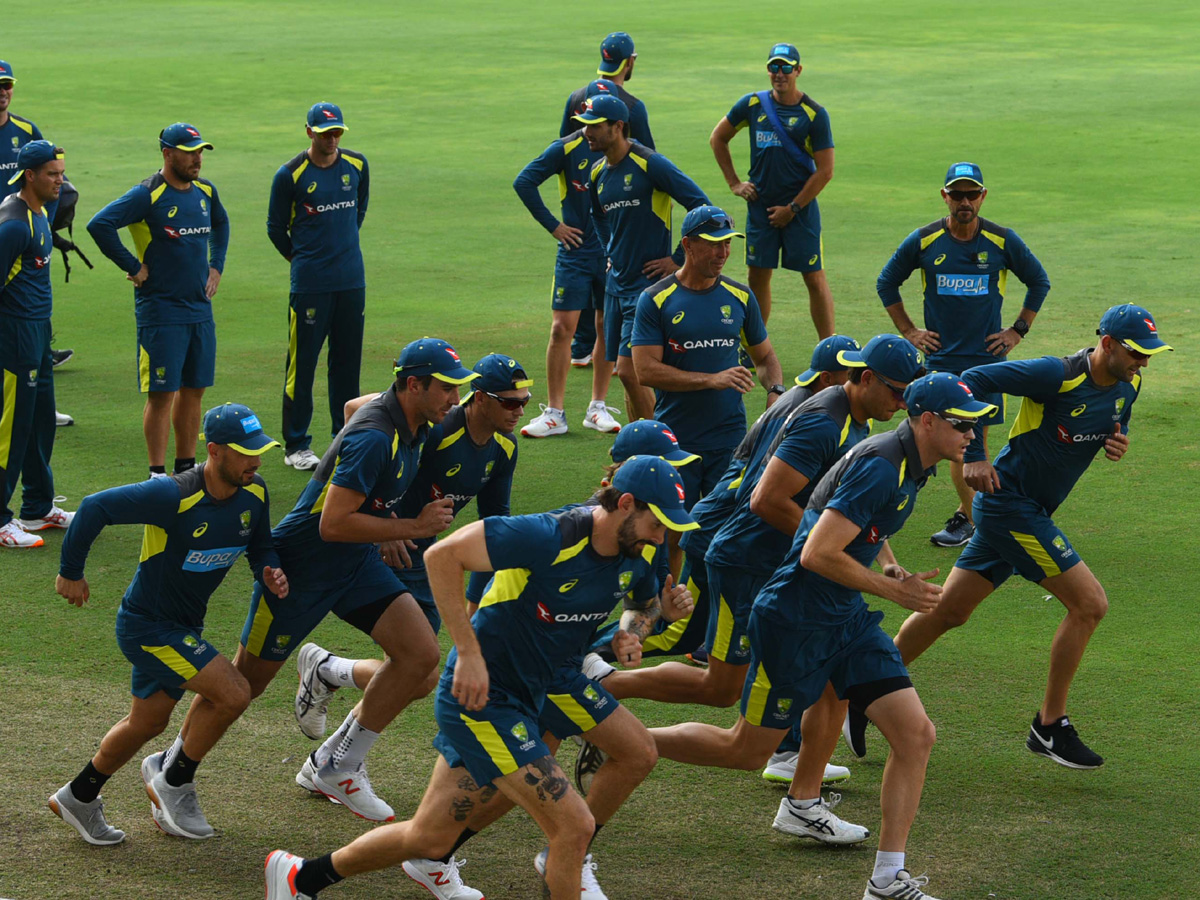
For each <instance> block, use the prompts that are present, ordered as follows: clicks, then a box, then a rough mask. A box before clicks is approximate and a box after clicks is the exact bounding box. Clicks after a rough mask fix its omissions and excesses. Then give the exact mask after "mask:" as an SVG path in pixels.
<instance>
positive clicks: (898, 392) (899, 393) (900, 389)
mask: <svg viewBox="0 0 1200 900" xmlns="http://www.w3.org/2000/svg"><path fill="white" fill-rule="evenodd" d="M871 371H872V372H874V374H875V379H876V380H877V381H878V382H879V383H880V384H882V385H883V386H884V387H886V388H887V389H888V390H889V391H891V392H892V396H893V397H895V398H896V399H897V400H903V399H904V389H905V388H907V387H908V385H907V384H896V383H895V382H892V381H888V380H887V379H886V378H884V377H883V376H882V375H880V374H879V373H878V372H875V370H874V369H872V370H871ZM924 377H925V367H924V366H921V367H920V368H918V369H917V372H916V374H915V375H913V377H912V380H913V381H916V380H917V379H919V378H924Z"/></svg>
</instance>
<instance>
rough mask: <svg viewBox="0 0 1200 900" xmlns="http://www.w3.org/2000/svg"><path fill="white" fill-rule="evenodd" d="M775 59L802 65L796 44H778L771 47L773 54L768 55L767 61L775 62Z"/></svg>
mask: <svg viewBox="0 0 1200 900" xmlns="http://www.w3.org/2000/svg"><path fill="white" fill-rule="evenodd" d="M775 60H779V61H780V62H785V63H791V64H792V65H793V66H798V65H800V51H799V50H797V49H796V45H795V44H776V45H775V46H774V47H772V48H771V55H770V56H768V57H767V62H768V63H773V62H775Z"/></svg>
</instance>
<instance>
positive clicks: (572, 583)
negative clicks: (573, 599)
mask: <svg viewBox="0 0 1200 900" xmlns="http://www.w3.org/2000/svg"><path fill="white" fill-rule="evenodd" d="M577 584H579V579H578V578H572V579H571V580H570V581H568V582H566V583H565V584H561V585H559V587H558V592H559V593H560V594H565V593H566V592H567V591H569V590H571V588H573V587H575V585H577Z"/></svg>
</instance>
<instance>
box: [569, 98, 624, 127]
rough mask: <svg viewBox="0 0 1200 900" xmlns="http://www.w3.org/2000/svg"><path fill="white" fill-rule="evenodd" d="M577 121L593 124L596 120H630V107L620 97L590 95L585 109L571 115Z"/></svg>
mask: <svg viewBox="0 0 1200 900" xmlns="http://www.w3.org/2000/svg"><path fill="white" fill-rule="evenodd" d="M571 118H572V119H574V120H575V121H576V122H582V123H583V124H584V125H591V124H593V123H595V122H610V121H611V122H628V121H629V107H628V106H626V105H625V102H624V101H623V100H621V99H620V98H618V97H613V96H611V95H610V94H596V95H595V96H594V97H588V100H587V104H586V105H585V106H584V107H583V111H582V112H579V113H577V114H576V115H573V116H571Z"/></svg>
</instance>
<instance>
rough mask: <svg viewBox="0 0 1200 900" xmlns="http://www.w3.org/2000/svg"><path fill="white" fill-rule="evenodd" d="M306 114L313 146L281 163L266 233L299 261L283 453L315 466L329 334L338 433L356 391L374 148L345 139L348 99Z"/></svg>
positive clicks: (295, 464)
mask: <svg viewBox="0 0 1200 900" xmlns="http://www.w3.org/2000/svg"><path fill="white" fill-rule="evenodd" d="M306 122H307V125H306V128H305V132H306V134H307V135H308V139H309V142H310V143H309V147H308V149H307V150H305V151H304V152H303V153H301V154H299V155H297V156H295V157H293V158H292V159H290V160H288V161H287V162H286V163H284V164H283V165H282V166H280V168H279V171H278V172H276V173H275V179H274V181H272V182H271V202H270V205H269V207H268V209H267V236H268V237H270V239H271V243H273V244H274V245H275V249H276V250H278V251H279V253H280V254H281V255H282V256H283V258H284V259H286V260H288V261H289V262H290V263H291V268H292V284H291V294H290V296H289V299H288V352H287V362H286V364H285V365H284V373H285V375H284V384H283V440H284V457H283V461H284V463H285V464H286V465H289V466H291V467H292V468H294V469H301V470H308V469H315V468H316V467H317V464H318V463H320V461H321V460H320V457H318V456H317V455H316V454H315V453H313V452H312V450H311V449H310V448H311V446H312V435H311V434H309V433H308V427H309V425H311V424H312V413H313V398H312V388H313V378H314V377H315V375H316V370H317V358H318V357H319V356H320V355H321V347H322V345H323V344H324V343H325V339H326V338H328V339H329V355H328V357H327V359H326V362H327V364H328V366H329V419H330V422H331V423H332V428H331V430H330V435H336V434H337V433H338V432H339V431H341V430H342V426H343V425H345V424H346V423H345V422H344V421H343V419H342V409H343V407H344V406H345V404H346V401H347V400H350V399H351V398H353V397H357V396H358V372H359V369H360V368H361V366H362V339H363V316H364V314H365V309H366V294H367V289H366V284H367V282H366V274H365V273H364V271H363V258H362V250H361V249H360V248H359V245H358V232H359V231H360V230H361V229H362V223H363V219H364V218H365V217H366V215H367V202H368V200H369V198H370V184H371V174H370V167H369V166H368V165H367V158H366V157H365V156H363V155H362V154H361V153H358V152H356V151H354V150H347V149H345V148H344V147H340V146H339V143H340V141H341V139H342V135H343V134H345V132H346V123H345V121H344V120H343V118H342V110H341V108H340V107H338V106H335V105H334V104H332V103H317V104H315V105H314V106H313V107H312V109H310V110H309V111H308V116H307V118H306Z"/></svg>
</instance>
